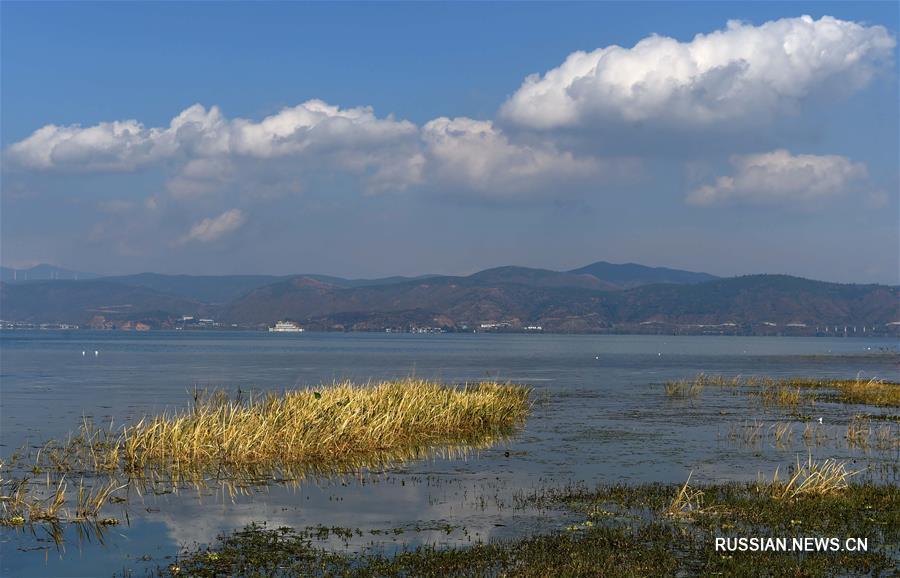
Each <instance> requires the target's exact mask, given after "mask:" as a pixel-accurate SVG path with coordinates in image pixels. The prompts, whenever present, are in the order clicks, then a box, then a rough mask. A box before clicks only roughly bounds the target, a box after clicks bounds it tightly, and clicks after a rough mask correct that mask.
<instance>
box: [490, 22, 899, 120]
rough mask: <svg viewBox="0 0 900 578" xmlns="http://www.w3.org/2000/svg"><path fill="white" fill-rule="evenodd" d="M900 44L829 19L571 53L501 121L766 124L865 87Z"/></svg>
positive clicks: (513, 102)
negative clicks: (819, 93) (830, 92)
mask: <svg viewBox="0 0 900 578" xmlns="http://www.w3.org/2000/svg"><path fill="white" fill-rule="evenodd" d="M895 45H896V42H895V40H894V38H893V37H891V35H890V34H889V33H888V31H887V30H886V29H885V28H884V27H882V26H868V27H867V26H864V25H861V24H857V23H855V22H848V21H844V20H838V19H835V18H832V17H829V16H824V17H822V18H820V19H819V20H814V19H812V18H811V17H809V16H803V17H800V18H786V19H781V20H777V21H773V22H767V23H765V24H763V25H761V26H753V25H750V24H745V23H741V22H737V21H730V22H728V25H727V27H726V29H725V30H721V31H716V32H713V33H711V34H698V35H697V36H695V37H694V39H693V40H692V41H690V42H679V41H677V40H675V39H672V38H668V37H663V36H650V37H648V38H645V39H643V40H641V41H640V42H638V43H637V44H636V45H635V46H634V47H632V48H622V47H619V46H608V47H605V48H600V49H597V50H594V51H593V52H575V53H572V54H571V55H569V57H568V58H566V60H565V62H563V63H562V64H561V65H560V66H559V67H557V68H554V69H552V70H550V71H548V72H546V73H545V74H544V75H543V76H538V75H531V76H529V77H528V78H526V79H525V82H524V83H523V84H522V86H521V87H520V88H519V89H518V91H516V92H515V93H514V94H513V95H512V97H510V98H509V99H508V100H507V102H506V103H504V105H503V107H502V109H501V116H502V117H503V118H504V119H506V120H508V121H510V122H512V123H515V124H517V125H520V126H523V127H527V128H533V129H552V128H571V127H576V126H579V125H582V124H583V123H591V122H598V121H599V122H602V121H616V122H626V123H638V122H644V121H653V122H657V123H664V124H672V125H691V126H693V125H696V124H700V125H704V126H709V125H712V124H714V123H720V122H728V121H739V122H742V123H749V122H755V123H758V122H759V121H760V120H761V118H760V117H761V116H762V117H771V116H774V115H776V114H777V113H779V112H781V111H782V110H783V109H784V108H786V107H790V106H792V105H793V104H795V103H797V102H798V101H799V100H801V99H803V98H804V97H807V96H809V95H810V94H812V93H814V92H815V91H816V90H817V89H821V88H823V87H825V86H829V87H835V86H839V87H840V88H842V89H844V90H855V89H859V88H861V87H863V86H865V85H866V84H867V83H868V82H869V81H870V79H871V77H872V75H873V74H874V72H875V70H876V69H877V68H878V67H879V66H881V65H883V64H885V63H887V62H889V61H890V60H891V58H892V54H893V48H894V46H895Z"/></svg>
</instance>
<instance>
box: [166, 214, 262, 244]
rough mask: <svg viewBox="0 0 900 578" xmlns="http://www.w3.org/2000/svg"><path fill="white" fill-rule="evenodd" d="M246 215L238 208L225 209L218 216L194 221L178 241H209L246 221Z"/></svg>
mask: <svg viewBox="0 0 900 578" xmlns="http://www.w3.org/2000/svg"><path fill="white" fill-rule="evenodd" d="M246 220H247V219H246V217H245V216H244V213H243V212H242V211H241V210H240V209H231V210H229V211H225V212H224V213H222V214H221V215H219V216H218V217H209V218H206V219H203V220H202V221H200V222H199V223H194V225H193V226H192V227H191V230H190V231H188V233H187V234H186V235H185V236H184V237H182V238H181V240H180V243H189V242H191V241H199V242H201V243H209V242H211V241H215V240H217V239H221V238H222V237H224V236H226V235H229V234H231V233H233V232H234V231H237V230H238V229H240V228H241V226H242V225H243V224H244V223H245V222H246Z"/></svg>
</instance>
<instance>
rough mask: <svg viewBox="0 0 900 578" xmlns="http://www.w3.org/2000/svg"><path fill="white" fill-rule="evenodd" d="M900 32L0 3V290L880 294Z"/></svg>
mask: <svg viewBox="0 0 900 578" xmlns="http://www.w3.org/2000/svg"><path fill="white" fill-rule="evenodd" d="M898 6H900V5H898V3H896V2H874V3H866V2H852V3H840V2H818V3H791V2H777V3H766V2H741V3H738V2H723V3H713V2H700V3H686V2H664V3H637V2H628V3H613V2H597V3H564V2H554V3H496V4H491V3H419V4H413V3H402V4H401V3H374V2H373V3H361V4H360V3H345V2H342V3H240V2H228V3H224V2H223V3H216V2H196V3H177V2H165V3H163V2H159V3H135V2H129V3H105V4H100V3H97V4H94V3H89V2H72V3H50V2H45V3H34V2H31V3H17V2H10V1H4V2H2V3H0V33H2V35H0V36H2V38H0V65H2V66H0V155H2V158H0V162H2V165H0V169H2V173H0V261H2V263H3V265H5V266H10V267H17V268H22V267H28V266H31V265H35V264H38V263H49V264H54V265H58V266H62V267H66V268H69V269H75V270H80V271H87V272H93V273H99V274H127V273H137V272H143V271H155V272H161V273H187V274H237V273H270V274H289V273H321V274H331V275H340V276H345V277H376V276H387V275H418V274H424V273H446V274H469V273H473V272H475V271H478V270H481V269H485V268H488V267H494V266H499V265H522V266H532V267H543V268H548V269H555V270H567V269H572V268H576V267H580V266H582V265H585V264H588V263H591V262H594V261H598V260H606V261H612V262H638V263H643V264H647V265H656V266H669V267H677V268H685V269H690V270H696V271H706V272H709V273H713V274H717V275H723V276H730V275H741V274H751V273H786V274H792V275H799V276H804V277H809V278H814V279H823V280H829V281H840V282H858V283H869V282H878V283H890V284H898V283H900V224H898V223H900V198H898V197H900V185H898V182H900V169H898V165H900V161H898V158H900V144H898V140H900V128H898V127H900V116H898V102H900V95H898V69H897V62H898V60H897V36H898V19H900V15H898V10H900V9H898Z"/></svg>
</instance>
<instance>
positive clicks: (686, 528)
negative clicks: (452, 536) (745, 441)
mask: <svg viewBox="0 0 900 578" xmlns="http://www.w3.org/2000/svg"><path fill="white" fill-rule="evenodd" d="M795 467H796V468H797V469H796V471H794V472H793V474H792V475H791V477H790V478H789V479H788V480H786V481H781V480H779V478H778V475H777V474H776V475H775V476H773V479H772V481H770V482H764V481H760V482H757V483H755V484H752V483H751V484H741V483H724V484H705V485H698V486H696V487H690V486H689V485H688V483H685V484H684V485H681V486H679V485H676V484H640V485H601V486H598V487H596V488H595V489H592V490H589V489H587V488H586V487H584V486H573V487H567V488H561V489H554V490H539V491H536V492H535V493H533V494H531V495H520V496H518V497H517V502H518V504H517V506H518V507H538V508H543V509H546V510H547V511H549V510H558V509H560V508H561V509H563V510H565V511H566V512H568V513H569V514H571V515H574V516H575V517H576V518H577V519H578V521H577V522H576V523H574V524H571V525H568V526H566V527H565V528H561V529H560V530H559V531H556V532H552V533H547V534H539V535H535V536H529V537H524V538H519V539H509V540H496V541H490V542H487V543H478V544H476V545H474V546H469V547H451V548H442V547H438V546H419V547H415V548H406V549H401V550H400V551H398V552H393V553H386V552H383V551H379V550H372V551H363V552H354V553H346V552H335V551H332V550H328V549H325V548H322V547H319V546H317V545H315V540H316V537H317V533H316V532H309V531H304V530H299V531H298V530H295V529H292V528H287V527H281V528H269V527H267V526H266V525H264V524H263V525H260V524H251V525H249V526H247V527H245V528H244V529H242V530H239V531H236V532H232V533H229V534H223V535H220V536H219V537H218V538H217V540H216V541H215V542H214V543H213V544H211V545H206V546H204V545H196V546H194V547H190V548H185V549H184V550H183V551H182V552H181V554H180V556H179V557H178V559H177V560H176V561H175V562H173V563H172V564H169V565H168V566H165V567H162V566H161V567H158V568H157V570H156V574H157V575H158V576H160V577H175V576H198V577H209V578H212V577H218V576H234V575H242V576H243V575H254V576H255V575H259V576H295V575H304V576H357V577H370V576H485V575H490V576H548V575H562V576H601V575H615V576H652V575H656V576H663V575H717V574H718V575H740V576H749V575H756V576H758V575H790V576H822V575H882V574H889V573H890V572H892V571H893V570H895V569H896V567H897V564H898V562H900V558H898V552H897V550H896V546H895V545H896V543H897V541H898V540H900V493H898V492H897V490H896V486H880V485H870V484H849V483H847V479H848V478H849V476H850V475H852V473H853V472H850V471H848V470H847V469H846V464H844V463H841V462H834V461H825V462H819V463H817V462H813V461H812V460H810V461H809V462H807V463H802V462H798V463H797V464H796V466H795ZM330 531H331V532H332V533H335V534H343V535H346V536H353V535H354V533H356V534H358V535H361V533H362V532H361V530H359V529H352V528H344V529H340V528H333V529H330ZM318 535H321V529H319V531H318ZM742 536H743V537H746V536H754V537H756V538H760V539H768V538H772V539H776V538H786V539H787V543H788V544H791V543H792V542H791V540H792V538H793V537H802V538H813V539H815V538H819V539H822V538H827V537H832V536H840V537H841V540H842V541H841V546H842V547H843V544H844V542H843V540H844V539H845V538H848V537H852V538H859V539H864V540H865V541H866V545H867V551H865V552H858V551H849V550H846V549H841V550H839V551H819V552H807V553H805V554H798V553H797V552H792V551H764V552H762V553H761V552H758V551H757V552H754V551H729V550H716V549H715V544H716V539H717V538H719V539H722V538H725V539H731V540H732V541H736V540H737V539H738V538H740V537H742ZM892 545H893V546H892Z"/></svg>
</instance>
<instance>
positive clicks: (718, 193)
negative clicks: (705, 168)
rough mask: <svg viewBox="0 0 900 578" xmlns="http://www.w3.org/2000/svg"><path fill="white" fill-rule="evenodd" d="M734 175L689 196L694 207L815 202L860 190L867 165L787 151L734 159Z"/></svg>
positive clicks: (826, 156)
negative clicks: (741, 203) (742, 203)
mask: <svg viewBox="0 0 900 578" xmlns="http://www.w3.org/2000/svg"><path fill="white" fill-rule="evenodd" d="M731 164H732V165H733V166H734V173H733V174H732V175H728V176H720V177H718V178H717V179H716V180H715V183H714V184H711V185H704V186H702V187H699V188H697V189H695V190H693V191H691V192H690V193H689V194H688V196H687V202H688V203H690V204H693V205H703V206H705V205H713V204H718V203H727V202H748V203H758V204H773V203H785V202H787V203H801V204H802V203H807V204H809V203H814V202H819V201H821V200H824V199H828V198H831V197H835V196H838V195H841V194H843V193H847V192H853V191H857V192H858V191H860V190H861V189H862V188H863V187H864V186H865V182H866V179H867V177H868V171H867V169H866V166H865V165H864V164H862V163H854V162H852V161H850V160H849V159H847V158H846V157H842V156H837V155H821V156H820V155H792V154H791V153H789V152H788V151H786V150H776V151H772V152H768V153H762V154H755V155H743V156H735V157H732V158H731Z"/></svg>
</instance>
